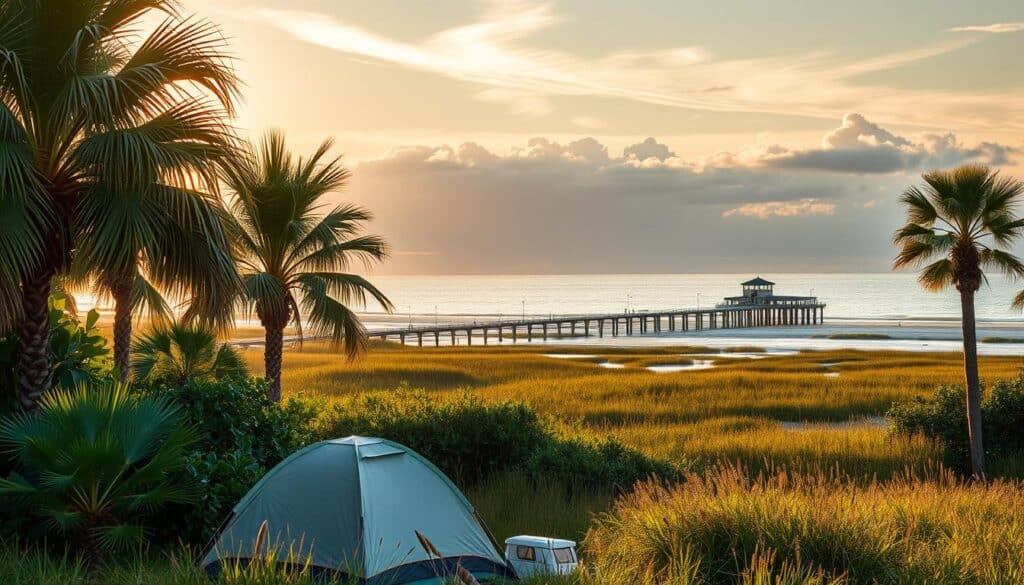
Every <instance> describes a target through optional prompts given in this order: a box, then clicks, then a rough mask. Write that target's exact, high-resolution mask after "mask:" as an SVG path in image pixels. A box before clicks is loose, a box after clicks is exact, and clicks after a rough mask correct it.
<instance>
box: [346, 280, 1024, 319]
mask: <svg viewBox="0 0 1024 585" xmlns="http://www.w3.org/2000/svg"><path fill="white" fill-rule="evenodd" d="M753 276H755V275H753V274H569V275H486V276H475V275H454V276H390V275H375V276H372V277H370V280H371V281H372V282H373V283H374V284H375V285H377V287H378V288H380V289H381V290H382V291H383V292H384V293H385V294H386V295H387V296H388V297H389V298H390V299H391V300H392V302H393V303H394V305H395V313H396V316H401V315H407V314H408V315H411V316H413V317H415V320H416V321H418V322H422V321H426V320H431V318H432V316H433V315H435V314H436V315H438V318H439V319H441V320H442V321H443V320H444V319H443V317H444V316H455V315H457V316H476V315H480V316H496V317H497V316H500V317H504V318H516V317H519V316H522V315H523V314H525V315H528V316H529V315H549V314H555V315H570V314H573V315H574V314H590V313H614V312H621V311H624V310H633V311H645V310H646V311H654V310H663V309H674V308H696V307H698V306H699V307H705V308H706V307H709V306H712V305H714V304H715V303H717V302H719V301H721V299H722V298H723V297H726V296H734V295H738V294H740V283H741V282H743V281H745V280H748V279H750V278H752V277H753ZM760 276H762V277H764V278H767V279H768V280H771V281H773V282H775V292H776V294H783V295H813V296H817V297H818V298H819V299H820V300H821V301H823V302H825V303H827V304H828V307H827V309H826V311H825V314H826V316H827V317H828V318H830V319H849V320H946V319H959V317H960V298H959V295H958V293H957V291H956V290H955V289H950V290H947V291H943V292H940V293H930V292H927V291H925V290H923V289H922V288H921V287H920V286H919V285H918V283H917V280H916V275H915V274H913V273H869V274H768V273H766V274H761V275H760ZM1022 287H1024V284H1022V283H1016V284H1014V283H1013V282H1011V281H1009V280H1008V279H1006V278H1005V277H1003V276H1001V275H995V276H993V277H990V281H989V285H988V286H985V287H983V288H982V290H980V291H979V292H978V295H977V299H976V312H977V316H978V319H979V320H980V321H998V322H1021V323H1022V324H1024V319H1022V316H1021V312H1020V311H1019V310H1013V309H1011V307H1010V302H1011V300H1012V299H1013V297H1014V295H1015V294H1016V293H1017V291H1019V290H1021V288H1022ZM379 311H380V307H379V306H376V305H370V306H368V307H367V308H366V312H367V313H377V312H379Z"/></svg>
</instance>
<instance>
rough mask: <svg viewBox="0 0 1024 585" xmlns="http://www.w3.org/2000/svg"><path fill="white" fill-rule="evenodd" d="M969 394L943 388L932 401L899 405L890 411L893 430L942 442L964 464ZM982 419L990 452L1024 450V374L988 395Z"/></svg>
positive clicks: (917, 400)
mask: <svg viewBox="0 0 1024 585" xmlns="http://www.w3.org/2000/svg"><path fill="white" fill-rule="evenodd" d="M965 395H966V393H965V391H964V388H963V386H956V385H953V386H942V387H940V388H939V389H938V390H936V392H935V396H934V397H933V398H931V399H925V398H921V397H917V398H915V399H914V400H913V401H911V402H903V403H898V404H896V405H894V406H893V407H892V409H890V410H889V412H888V415H887V416H888V417H889V422H890V427H891V429H892V431H893V433H894V434H898V435H913V434H923V435H925V436H928V437H932V438H935V439H938V440H939V441H941V442H942V444H943V445H944V446H945V447H946V449H947V451H948V452H949V455H950V457H951V459H952V460H953V461H955V462H957V463H962V462H963V461H965V459H964V458H965V457H966V456H967V454H968V438H967V405H966V396H965ZM981 416H982V419H981V420H982V429H983V430H982V435H983V437H984V440H985V450H986V452H988V453H991V454H997V455H998V454H1004V455H1006V454H1014V453H1017V452H1020V451H1024V371H1021V372H1020V373H1018V374H1017V376H1016V377H1015V378H1013V379H1010V380H1000V381H998V382H996V383H995V384H993V385H992V387H991V389H988V390H986V391H985V392H984V395H983V398H982V402H981Z"/></svg>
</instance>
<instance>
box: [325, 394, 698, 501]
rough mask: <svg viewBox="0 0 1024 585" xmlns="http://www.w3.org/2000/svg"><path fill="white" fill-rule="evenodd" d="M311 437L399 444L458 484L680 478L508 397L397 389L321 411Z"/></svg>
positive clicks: (608, 484) (601, 484)
mask: <svg viewBox="0 0 1024 585" xmlns="http://www.w3.org/2000/svg"><path fill="white" fill-rule="evenodd" d="M317 434H318V436H319V438H321V439H328V438H335V437H342V436H347V435H368V436H378V437H384V438H387V439H391V440H393V441H397V442H399V443H402V444H403V445H407V446H409V447H411V448H412V449H414V450H415V451H417V452H419V453H420V454H422V455H423V456H424V457H426V458H427V459H429V460H430V461H431V462H433V463H434V464H435V465H437V466H438V467H439V468H440V469H441V470H442V471H444V472H445V473H446V474H447V475H449V476H450V477H452V478H453V479H454V480H456V481H457V482H459V483H461V484H462V485H472V484H474V483H476V482H479V481H481V480H483V479H485V478H488V477H490V476H492V475H493V474H495V473H498V472H504V471H516V472H520V473H524V474H526V475H527V476H529V477H532V478H535V479H548V480H556V481H564V482H566V483H567V484H578V485H577V487H595V488H605V489H611V488H616V487H618V488H626V487H629V486H631V485H632V484H633V483H635V482H637V481H639V480H643V479H646V478H647V477H649V476H651V475H659V476H662V477H673V476H675V475H676V474H677V473H678V472H677V471H676V470H675V469H674V468H672V467H671V466H670V465H668V464H666V463H663V462H658V461H653V460H651V459H649V458H647V457H646V456H644V455H643V454H641V453H640V452H638V451H636V450H633V449H630V448H628V447H625V446H623V445H622V444H621V443H619V442H618V441H616V440H614V439H601V440H597V439H590V438H583V437H569V438H562V437H561V436H559V433H558V432H557V431H556V430H555V426H554V424H553V423H552V421H551V420H549V419H545V418H541V417H540V416H539V415H538V414H537V411H536V410H534V408H533V407H531V406H529V405H527V404H525V403H522V402H517V401H513V400H508V401H504V402H496V403H492V402H486V401H484V400H483V399H481V398H480V397H478V396H476V395H474V394H472V393H471V392H468V391H467V392H463V393H458V394H455V395H452V396H448V397H444V398H441V397H438V396H437V395H436V394H428V393H426V392H423V391H413V390H409V389H408V388H399V389H398V390H395V391H393V392H386V393H371V394H364V395H358V396H354V397H349V398H345V399H340V400H337V401H335V402H333V403H331V405H330V406H328V407H324V409H323V410H322V413H321V415H320V416H319V418H318V420H317Z"/></svg>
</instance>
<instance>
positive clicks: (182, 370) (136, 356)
mask: <svg viewBox="0 0 1024 585" xmlns="http://www.w3.org/2000/svg"><path fill="white" fill-rule="evenodd" d="M132 373H133V374H134V376H135V379H136V380H138V381H141V382H144V383H147V384H160V383H169V384H183V383H185V382H186V381H188V380H215V379H219V378H229V377H233V378H244V377H246V376H248V375H249V367H248V366H247V365H246V363H245V360H243V359H242V356H241V355H239V353H238V352H237V351H236V350H235V349H234V348H233V347H231V346H230V345H228V344H227V343H218V342H217V334H216V333H215V332H214V331H213V330H211V329H209V328H207V327H203V326H202V325H198V324H185V323H179V322H174V323H171V324H170V325H167V326H157V327H154V328H153V329H151V330H150V331H149V332H148V333H145V334H144V335H142V336H141V337H140V338H139V339H137V340H136V341H135V343H134V344H133V345H132Z"/></svg>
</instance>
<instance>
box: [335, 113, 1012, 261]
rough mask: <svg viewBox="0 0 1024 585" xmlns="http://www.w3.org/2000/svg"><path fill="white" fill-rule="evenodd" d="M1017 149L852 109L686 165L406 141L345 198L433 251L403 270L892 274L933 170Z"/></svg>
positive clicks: (655, 151)
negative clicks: (896, 239) (797, 132)
mask: <svg viewBox="0 0 1024 585" xmlns="http://www.w3.org/2000/svg"><path fill="white" fill-rule="evenodd" d="M1012 152H1015V151H1014V150H1013V149H1010V148H1008V147H1006V146H1003V145H999V144H994V143H981V144H977V145H971V146H967V145H964V144H962V143H961V141H960V140H959V139H958V138H957V137H956V136H955V135H953V134H925V135H919V136H909V135H907V136H904V135H901V134H898V133H895V132H892V131H890V130H888V129H886V128H885V127H883V126H881V125H878V124H875V123H874V122H872V121H871V120H869V119H867V118H865V117H864V116H859V115H856V114H850V115H848V116H845V117H844V118H843V120H842V121H841V122H840V123H838V124H837V127H836V128H835V129H834V130H832V131H830V132H827V133H825V134H824V136H822V138H821V145H820V146H819V147H817V148H813V149H794V148H791V147H788V146H785V145H779V144H757V145H753V146H750V147H747V148H742V149H739V150H738V151H737V152H735V153H718V154H715V155H712V156H708V157H704V158H700V159H691V160H687V159H684V158H683V157H681V156H679V155H678V154H677V153H675V152H674V150H673V149H672V148H671V146H670V145H669V144H665V143H662V142H661V141H659V140H658V139H657V138H655V137H649V138H646V139H644V140H642V141H637V142H636V143H634V144H630V145H629V146H627V147H626V148H625V149H624V150H623V151H622V153H621V155H613V154H611V153H609V149H608V148H607V146H606V145H605V144H603V143H602V142H601V141H599V140H598V139H596V138H594V137H585V138H581V139H578V140H573V141H568V142H567V141H564V140H563V141H559V140H554V139H552V138H548V137H543V136H538V137H534V138H531V139H529V140H528V141H526V142H525V143H524V144H523V145H521V146H519V147H516V148H511V149H509V150H508V151H503V152H498V151H495V150H492V149H489V148H487V147H486V146H484V145H481V144H478V143H474V142H466V143H463V144H461V145H459V146H449V145H435V146H410V147H406V148H402V149H398V150H395V151H394V152H391V153H389V154H388V155H386V156H382V157H380V158H377V159H373V160H366V161H362V162H360V163H358V164H357V165H356V166H355V169H354V179H353V183H352V188H351V191H350V192H349V193H348V194H346V198H350V199H351V200H352V201H354V202H356V203H362V204H365V205H369V206H372V208H373V209H374V211H375V212H376V214H377V217H378V220H377V221H376V222H375V223H374V229H375V231H379V232H380V233H382V234H384V235H385V236H387V237H388V238H389V240H391V242H392V245H393V246H394V249H396V250H429V251H431V252H433V253H432V254H430V255H417V256H412V255H401V256H396V257H395V258H394V259H393V260H392V262H391V263H390V264H389V269H391V270H394V271H396V272H424V271H425V272H435V273H453V272H472V273H517V272H522V273H530V272H533V273H537V272H545V273H547V272H553V273H559V272H561V273H564V272H609V271H611V272H644V271H649V272H659V271H680V272H686V271H689V272H699V271H713V270H719V271H720V270H723V266H727V267H728V269H729V270H736V271H744V270H755V269H762V270H797V269H799V270H809V271H813V270H834V269H836V267H837V266H841V267H842V268H843V269H844V270H882V269H885V268H886V267H887V266H888V263H889V262H890V261H891V255H892V250H891V246H890V241H891V236H892V232H893V230H895V229H896V227H898V225H899V223H900V221H901V220H902V219H903V217H902V211H901V210H899V207H898V203H897V200H898V197H899V194H900V193H901V192H903V190H904V189H906V187H907V186H908V185H911V184H914V183H916V182H917V181H919V176H918V172H919V171H920V170H921V169H922V168H928V165H935V166H948V165H951V164H956V163H958V162H962V161H965V160H982V161H985V162H989V163H992V164H1000V163H999V161H1000V160H1006V157H1008V156H1009V154H1010V153H1012ZM791 169H798V170H799V172H793V171H792V170H791ZM766 242H770V245H768V244H766Z"/></svg>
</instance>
